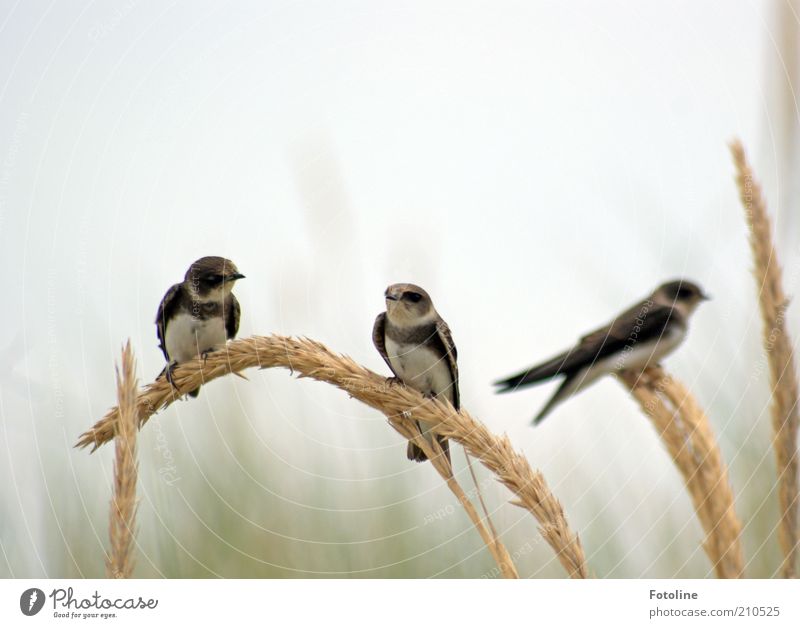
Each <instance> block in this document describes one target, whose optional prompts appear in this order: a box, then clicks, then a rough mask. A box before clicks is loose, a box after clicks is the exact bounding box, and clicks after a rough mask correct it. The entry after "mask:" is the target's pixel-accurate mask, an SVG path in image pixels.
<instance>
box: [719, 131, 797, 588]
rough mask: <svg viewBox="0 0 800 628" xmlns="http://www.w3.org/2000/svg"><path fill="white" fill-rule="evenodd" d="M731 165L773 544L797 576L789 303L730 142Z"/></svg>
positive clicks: (749, 180) (759, 210)
mask: <svg viewBox="0 0 800 628" xmlns="http://www.w3.org/2000/svg"><path fill="white" fill-rule="evenodd" d="M730 148H731V154H732V155H733V162H734V165H735V166H736V184H737V186H738V187H739V196H740V198H741V201H742V205H743V206H744V210H745V219H746V220H747V226H748V227H749V229H750V249H751V250H752V253H753V261H754V262H755V263H754V266H753V276H754V278H755V280H756V287H757V289H758V303H759V307H760V309H761V318H762V319H763V323H764V337H763V342H764V350H765V351H766V353H767V359H768V361H769V372H770V380H771V386H772V430H773V447H774V449H775V459H776V462H777V467H778V500H779V502H780V516H781V521H780V526H779V529H778V540H779V543H780V546H781V550H782V551H783V556H784V560H783V565H782V568H781V569H782V571H783V575H784V577H786V578H794V577H796V576H797V554H798V543H800V522H798V511H797V509H798V505H800V504H798V461H797V435H798V423H799V422H800V419H798V408H797V402H798V392H797V390H798V385H797V371H796V370H795V363H794V352H793V351H792V341H791V339H790V338H789V332H788V331H787V330H786V309H787V307H788V306H789V299H787V298H786V295H785V294H784V292H783V280H782V277H781V275H782V272H781V267H780V264H779V263H778V257H777V253H776V251H775V247H774V245H773V243H772V227H771V225H770V220H769V216H768V214H767V203H766V201H765V200H764V195H763V194H762V192H761V186H760V185H759V184H758V181H756V179H755V177H754V176H753V171H752V169H751V168H750V164H748V163H747V156H746V155H745V152H744V148H743V147H742V144H741V142H739V141H738V140H735V141H734V142H732V143H731V147H730Z"/></svg>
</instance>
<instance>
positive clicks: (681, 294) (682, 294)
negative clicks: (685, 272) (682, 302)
mask: <svg viewBox="0 0 800 628" xmlns="http://www.w3.org/2000/svg"><path fill="white" fill-rule="evenodd" d="M693 294H694V292H693V291H692V289H691V288H686V287H685V286H681V287H680V288H678V298H679V299H689V298H691V296H692V295H693Z"/></svg>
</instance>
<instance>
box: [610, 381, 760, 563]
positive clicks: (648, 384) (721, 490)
mask: <svg viewBox="0 0 800 628" xmlns="http://www.w3.org/2000/svg"><path fill="white" fill-rule="evenodd" d="M620 379H621V380H622V381H623V383H624V384H625V385H626V386H627V387H628V388H629V389H630V391H631V394H632V395H633V397H634V398H635V399H636V401H638V402H639V405H640V406H641V408H642V410H643V411H644V413H645V414H646V415H647V416H648V417H649V418H650V419H651V421H652V422H653V425H654V427H655V428H656V431H657V432H658V434H659V436H661V440H662V441H663V442H664V445H665V446H666V448H667V451H669V454H670V456H672V460H673V461H674V462H675V465H676V466H677V467H678V470H679V471H680V472H681V475H682V476H683V480H684V482H685V483H686V488H687V490H688V492H689V496H690V497H691V499H692V504H693V505H694V509H695V511H696V512H697V518H698V519H699V520H700V523H701V525H702V526H703V530H704V531H705V533H706V539H705V542H704V543H703V549H704V550H705V552H706V554H707V555H708V557H709V558H710V559H711V564H712V565H713V567H714V571H715V572H716V574H717V576H718V577H720V578H740V577H742V575H743V572H744V566H743V565H744V561H743V558H742V547H741V542H740V535H741V529H742V526H741V523H740V522H739V519H738V517H737V516H736V511H735V510H734V502H733V491H732V489H731V486H730V483H729V482H728V471H727V468H726V466H725V463H724V462H723V460H722V455H721V453H720V450H719V447H718V445H717V442H716V439H715V438H714V433H713V431H712V430H711V425H710V424H709V421H708V418H707V417H706V415H705V413H704V412H703V410H702V409H701V408H700V406H699V405H698V404H697V401H696V400H695V399H694V397H693V396H692V395H691V394H690V393H689V391H688V390H687V389H686V388H685V387H684V386H683V385H682V384H681V383H680V382H678V381H676V380H675V379H673V378H672V377H670V376H669V375H667V374H666V373H665V372H664V370H663V369H662V368H661V367H653V368H649V369H647V370H646V371H645V372H644V373H643V374H639V373H634V372H626V373H623V374H621V375H620Z"/></svg>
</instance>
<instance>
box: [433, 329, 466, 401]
mask: <svg viewBox="0 0 800 628" xmlns="http://www.w3.org/2000/svg"><path fill="white" fill-rule="evenodd" d="M436 333H437V335H438V337H439V341H440V342H441V343H442V346H443V347H444V352H445V356H447V364H448V366H449V367H450V377H452V379H453V407H454V408H455V409H456V410H458V409H459V408H460V407H461V395H460V393H459V390H458V362H457V360H458V351H457V350H456V344H455V343H454V342H453V335H452V333H450V327H448V326H447V323H445V322H444V321H443V320H441V319H439V322H437V323H436Z"/></svg>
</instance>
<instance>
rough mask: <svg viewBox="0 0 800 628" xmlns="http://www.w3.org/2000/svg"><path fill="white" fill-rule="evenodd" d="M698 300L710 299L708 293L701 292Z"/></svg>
mask: <svg viewBox="0 0 800 628" xmlns="http://www.w3.org/2000/svg"><path fill="white" fill-rule="evenodd" d="M700 300H701V301H710V300H711V297H710V296H709V295H707V294H705V293H703V294H701V295H700Z"/></svg>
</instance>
